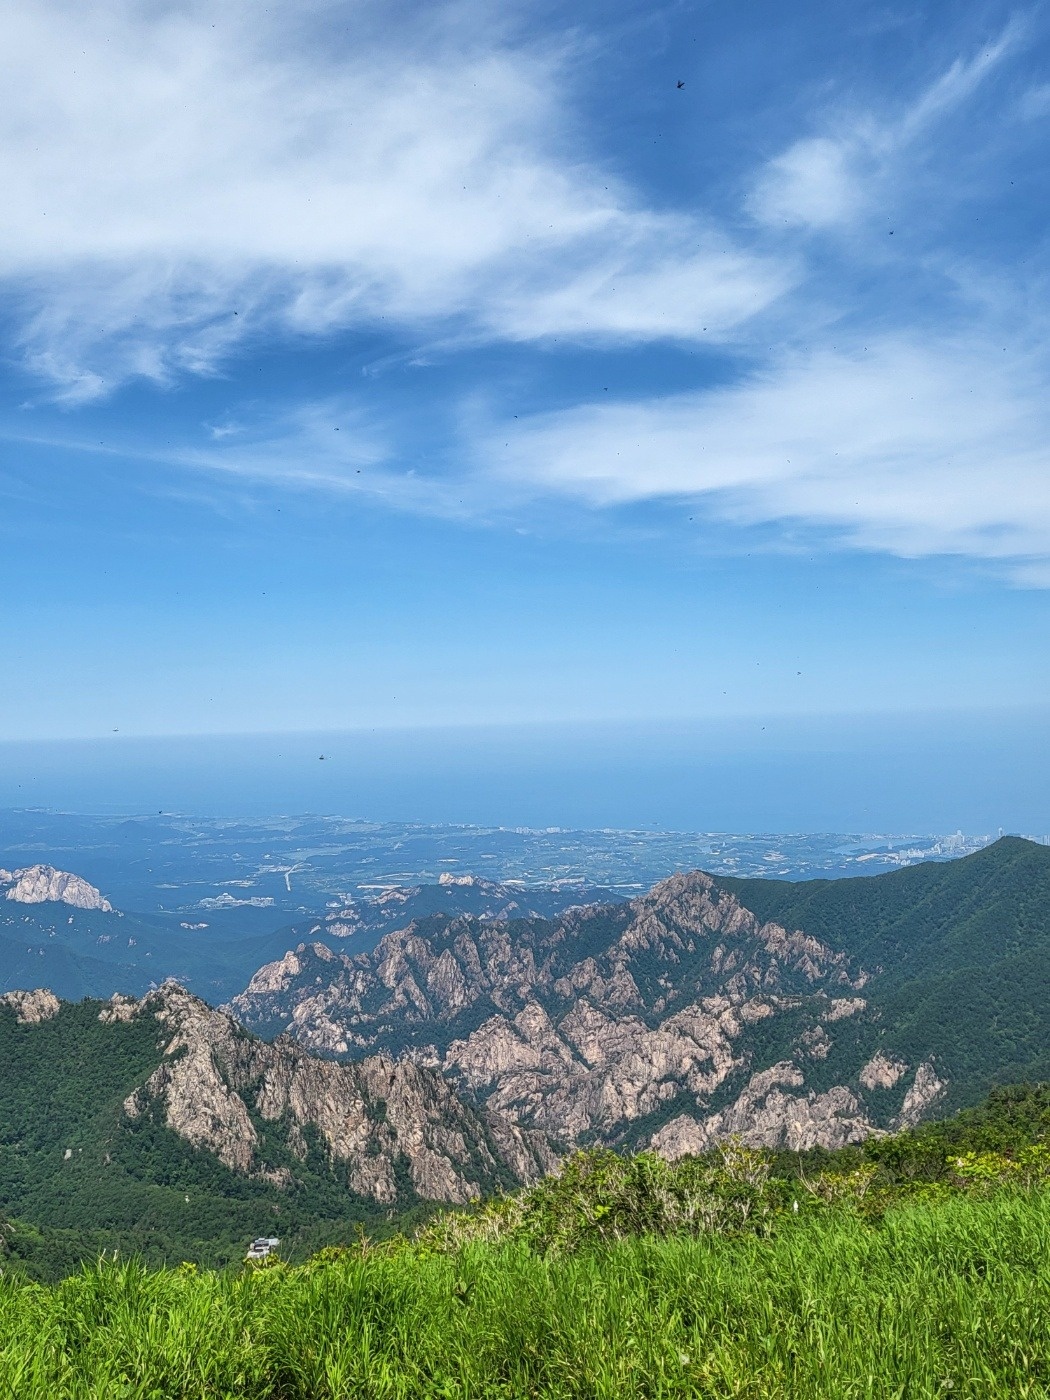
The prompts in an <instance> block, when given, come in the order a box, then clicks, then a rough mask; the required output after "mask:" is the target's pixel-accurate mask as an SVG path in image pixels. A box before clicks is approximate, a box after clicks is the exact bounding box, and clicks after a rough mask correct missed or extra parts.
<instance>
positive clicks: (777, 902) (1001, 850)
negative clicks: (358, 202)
mask: <svg viewBox="0 0 1050 1400" xmlns="http://www.w3.org/2000/svg"><path fill="white" fill-rule="evenodd" d="M717 884H719V885H721V886H722V887H724V888H725V889H728V890H731V891H732V892H733V893H734V894H735V895H736V896H737V898H738V899H739V900H740V902H741V904H744V905H746V906H747V908H748V909H750V910H752V911H753V913H755V914H757V915H758V917H759V918H760V919H762V920H764V921H765V920H772V921H773V922H775V923H778V924H781V925H783V926H784V927H785V928H788V929H804V930H805V931H806V933H809V934H812V935H813V936H814V937H815V938H819V939H821V940H822V941H823V942H826V943H828V944H830V945H831V947H833V948H836V949H841V950H842V951H844V952H847V953H849V954H850V955H851V957H854V958H856V960H857V961H858V962H859V963H860V964H861V965H862V966H863V967H865V968H867V969H868V970H869V971H871V972H875V971H879V972H880V973H881V975H882V977H883V978H885V979H886V981H887V982H889V983H893V984H897V983H902V982H906V981H908V980H910V979H912V978H915V977H917V976H927V977H928V976H934V975H939V974H943V973H950V972H956V971H959V970H960V969H962V968H968V967H975V968H976V967H982V968H990V967H991V966H993V965H994V964H995V963H997V962H1000V961H1002V960H1003V959H1006V958H1011V957H1016V956H1019V955H1024V956H1028V955H1029V954H1031V953H1035V952H1050V847H1048V846H1040V845H1038V844H1037V843H1036V842H1034V841H1026V840H1024V839H1022V838H1021V837H1018V836H1004V837H1002V838H1001V839H1000V840H999V841H996V842H994V843H993V844H992V845H990V846H986V847H985V849H984V850H982V851H977V852H975V853H974V854H973V855H969V856H963V857H962V859H960V860H952V861H944V862H932V861H931V862H926V863H924V864H920V865H912V866H907V867H905V868H904V869H903V870H894V871H891V872H889V873H888V874H883V875H871V876H860V877H857V878H850V879H845V880H803V881H789V880H750V879H730V878H727V877H724V876H719V877H717Z"/></svg>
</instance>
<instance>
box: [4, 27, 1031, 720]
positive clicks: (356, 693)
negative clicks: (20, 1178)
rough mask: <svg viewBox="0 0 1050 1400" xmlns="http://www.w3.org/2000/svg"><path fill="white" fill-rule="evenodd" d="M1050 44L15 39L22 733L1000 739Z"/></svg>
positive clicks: (1023, 574) (436, 31) (105, 34)
mask: <svg viewBox="0 0 1050 1400" xmlns="http://www.w3.org/2000/svg"><path fill="white" fill-rule="evenodd" d="M1048 38H1050V18H1048V15H1047V11H1046V8H1045V6H1029V7H1020V8H1018V7H1008V6H1006V5H1000V4H995V3H989V4H975V3H958V2H956V3H952V4H939V3H929V4H925V5H922V6H915V5H907V6H904V5H896V4H892V3H877V4H876V3H865V2H864V0H858V3H854V4H850V5H846V6H844V5H840V4H831V3H826V4H822V3H801V4H797V5H792V6H784V5H783V4H773V3H769V4H766V3H757V2H756V3H751V4H748V5H746V6H741V5H726V4H713V3H710V4H702V3H688V4H666V5H646V6H641V5H637V4H632V5H627V4H617V3H613V4H609V3H606V4H603V5H601V6H597V5H594V6H590V5H582V6H577V7H573V8H572V11H571V13H570V14H569V15H568V16H566V12H565V10H564V7H556V6H544V5H542V4H537V5H512V4H507V3H501V4H499V5H495V4H491V5H490V4H486V3H482V2H481V0H466V3H462V4H451V5H448V6H442V5H439V4H433V3H431V4H427V5H420V6H414V5H408V4H405V5H398V4H387V5H382V6H379V5H369V4H364V3H362V4H334V3H332V4H329V3H322V2H321V0H313V2H312V3H293V4H286V5H283V6H280V7H275V8H269V9H268V8H265V7H260V6H259V5H258V4H251V5H249V4H247V3H245V0H219V3H215V2H214V0H212V3H209V4H208V5H207V6H205V5H203V4H202V5H195V4H191V3H184V4H174V5H165V4H160V3H157V4H141V3H139V4H134V5H133V4H130V3H127V4H122V3H110V0H99V3H96V4H93V5H91V6H73V5H70V4H67V3H61V0H21V2H20V3H19V4H18V5H17V6H16V5H13V4H11V5H7V6H5V7H4V10H3V14H2V18H0V39H2V42H0V68H2V69H3V73H2V88H0V90H2V91H3V93H4V97H3V104H2V107H0V182H2V188H3V189H4V192H5V193H4V201H3V210H2V212H0V281H2V287H3V295H2V297H0V335H2V340H3V354H2V357H0V607H2V621H0V625H2V627H3V632H4V657H5V660H4V678H3V681H2V683H0V737H2V738H5V739H9V740H27V739H41V740H43V739H59V738H83V737H90V736H105V735H111V734H113V732H114V731H118V732H119V733H120V734H121V735H163V734H182V733H189V734H208V733H223V732H233V731H236V732H257V733H262V732H267V731H296V730H303V731H314V730H339V729H353V728H355V727H363V728H366V729H375V728H385V727H391V726H401V725H403V726H433V725H438V726H440V725H460V726H463V725H466V726H470V725H479V724H481V725H500V724H518V723H521V722H554V723H556V722H570V721H571V722H573V723H580V722H583V723H586V722H587V721H591V720H616V721H631V722H638V723H647V724H659V723H661V722H664V721H667V720H671V719H673V720H676V721H678V720H708V719H717V718H719V717H727V716H755V717H758V716H769V717H774V718H775V717H788V718H790V717H807V716H819V715H822V714H836V715H850V714H855V715H861V714H870V713H878V714H885V715H893V714H901V713H909V714H910V713H927V714H938V713H949V712H954V711H958V710H961V709H972V710H974V711H980V712H982V713H988V714H1001V715H1003V716H1007V717H1008V716H1009V715H1010V714H1011V713H1013V712H1017V713H1018V714H1020V712H1021V711H1022V710H1023V711H1025V713H1028V711H1029V710H1030V709H1031V707H1032V706H1038V705H1042V704H1045V703H1046V698H1047V694H1048V687H1047V682H1048V679H1050V677H1048V670H1050V660H1048V658H1050V647H1048V646H1047V602H1048V594H1047V590H1048V589H1050V471H1048V454H1050V446H1048V444H1050V393H1048V392H1047V390H1048V377H1050V376H1048V370H1050V350H1048V346H1047V339H1046V334H1045V320H1046V311H1047V288H1048V271H1050V256H1048V253H1050V250H1048V244H1047V226H1046V208H1047V184H1048V176H1050V171H1048V165H1047V151H1048V149H1050V146H1048V134H1050V44H1048Z"/></svg>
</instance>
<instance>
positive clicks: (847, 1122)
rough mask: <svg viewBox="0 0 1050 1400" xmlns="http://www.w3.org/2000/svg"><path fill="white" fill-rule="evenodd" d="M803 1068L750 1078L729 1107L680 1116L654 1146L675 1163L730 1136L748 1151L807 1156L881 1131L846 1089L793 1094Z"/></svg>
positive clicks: (780, 1067)
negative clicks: (814, 1149) (784, 1151)
mask: <svg viewBox="0 0 1050 1400" xmlns="http://www.w3.org/2000/svg"><path fill="white" fill-rule="evenodd" d="M804 1084H805V1078H804V1076H803V1073H802V1070H801V1069H800V1068H799V1067H798V1066H797V1065H795V1064H792V1063H791V1062H790V1061H784V1062H781V1063H780V1064H776V1065H773V1066H772V1067H771V1068H769V1069H767V1070H763V1071H761V1072H760V1073H758V1074H754V1075H752V1076H751V1079H750V1080H749V1082H748V1084H747V1087H746V1088H745V1089H744V1090H743V1092H742V1093H741V1094H740V1095H739V1096H738V1098H737V1099H736V1100H735V1102H734V1103H733V1104H732V1105H730V1107H729V1108H726V1109H723V1110H722V1111H721V1112H719V1113H714V1114H711V1115H710V1116H709V1117H706V1118H699V1119H698V1118H695V1117H692V1116H690V1115H688V1114H681V1115H679V1117H677V1118H674V1119H672V1120H671V1122H670V1123H668V1124H667V1125H666V1126H665V1127H663V1128H661V1129H660V1130H659V1132H657V1133H655V1134H654V1135H653V1138H652V1142H651V1146H652V1147H653V1149H654V1150H655V1151H657V1152H659V1153H660V1154H661V1155H662V1156H665V1157H669V1158H671V1159H672V1160H673V1159H674V1158H677V1157H682V1156H685V1155H687V1154H689V1153H699V1152H706V1151H707V1150H708V1149H709V1148H711V1147H713V1146H714V1145H715V1144H716V1143H717V1142H721V1141H723V1140H724V1139H725V1138H727V1137H736V1138H739V1139H740V1141H741V1142H742V1143H743V1144H744V1145H745V1146H747V1147H772V1148H786V1149H787V1150H788V1151H791V1152H805V1151H806V1150H807V1149H808V1148H811V1147H844V1146H846V1144H847V1143H851V1142H863V1141H864V1139H865V1138H868V1137H871V1136H872V1134H873V1133H875V1132H877V1131H878V1129H877V1128H876V1127H875V1125H874V1124H873V1123H872V1122H871V1120H870V1119H869V1118H868V1116H867V1114H866V1113H865V1111H864V1107H863V1105H862V1104H861V1102H860V1101H859V1099H858V1098H857V1096H856V1094H854V1093H853V1092H852V1091H851V1090H850V1089H848V1088H847V1087H846V1086H845V1085H835V1086H834V1087H833V1088H831V1089H827V1090H825V1091H824V1092H823V1093H814V1092H812V1091H810V1092H808V1093H791V1092H787V1091H790V1090H795V1089H802V1088H803V1087H804Z"/></svg>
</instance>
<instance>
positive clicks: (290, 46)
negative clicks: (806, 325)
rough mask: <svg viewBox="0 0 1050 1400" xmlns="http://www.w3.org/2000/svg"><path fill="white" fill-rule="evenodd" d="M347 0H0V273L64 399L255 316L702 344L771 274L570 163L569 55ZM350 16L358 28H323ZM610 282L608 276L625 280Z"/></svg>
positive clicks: (299, 323) (153, 372) (250, 327)
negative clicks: (414, 24)
mask: <svg viewBox="0 0 1050 1400" xmlns="http://www.w3.org/2000/svg"><path fill="white" fill-rule="evenodd" d="M365 13H366V12H364V11H363V10H362V9H361V7H356V8H355V7H353V6H350V5H347V6H346V7H344V8H341V9H340V10H339V11H338V12H337V11H336V10H335V9H330V8H327V7H312V6H309V5H307V4H305V3H304V4H302V5H299V6H297V7H291V8H289V9H286V10H284V11H279V12H277V13H275V12H274V11H273V10H267V9H262V8H260V7H259V6H257V5H252V4H250V3H248V0H225V3H223V4H220V5H216V6H207V7H206V6H203V5H201V6H194V5H192V4H189V5H181V6H178V7H173V8H168V7H165V6H163V5H161V6H141V5H133V4H131V3H127V2H126V0H101V3H99V4H96V5H91V6H73V5H70V4H66V3H64V2H63V0H25V3H22V4H19V5H17V6H15V5H13V4H11V5H7V6H6V7H5V8H4V9H3V11H2V12H0V83H2V86H3V91H4V104H3V109H2V112H0V187H2V188H3V190H4V200H3V214H2V216H0V284H2V285H4V286H5V288H6V290H7V292H8V294H9V296H10V297H13V298H14V301H15V304H16V305H17V306H19V307H20V310H21V316H22V322H21V324H22V330H21V342H22V346H23V350H24V353H25V354H26V356H27V357H28V359H29V362H30V363H31V364H32V365H33V366H34V367H35V368H36V369H37V370H38V371H39V372H40V373H41V374H43V375H45V376H47V377H49V378H51V379H52V380H53V381H54V382H56V383H57V384H58V385H60V386H62V387H63V390H64V392H65V394H66V395H67V396H68V397H69V398H70V399H73V400H76V399H83V398H90V397H93V396H97V395H98V394H100V393H104V392H105V391H106V390H107V388H110V387H112V386H113V385H114V384H115V383H118V382H120V381H121V380H122V379H124V378H126V377H128V376H133V375H145V376H148V377H152V378H157V379H162V378H164V377H165V376H167V375H170V374H173V373H177V372H179V371H191V372H201V371H207V370H208V369H209V368H211V367H213V366H215V365H216V363H217V362H219V361H220V360H221V358H222V356H223V355H224V353H226V352H227V351H228V350H229V349H230V347H231V346H232V345H234V344H236V343H237V342H239V341H240V340H242V339H243V338H244V337H245V336H246V335H248V334H251V333H252V332H253V331H259V330H260V329H270V330H272V329H274V328H278V329H280V330H281V331H283V332H285V333H289V332H290V333H301V334H317V333H322V332H326V331H333V330H338V329H341V328H345V327H347V326H353V325H361V324H380V323H385V324H387V325H388V326H389V325H391V324H393V325H400V326H402V327H405V326H408V327H412V328H413V329H415V330H417V331H418V329H419V328H420V327H430V328H433V327H434V326H435V324H438V323H440V325H441V327H442V330H443V331H447V330H448V325H449V323H450V322H455V321H457V320H458V321H459V322H461V323H462V327H463V328H464V329H465V330H466V331H467V332H468V333H474V334H483V335H493V336H502V335H506V336H509V337H511V338H514V339H527V338H532V337H542V336H546V335H552V334H554V335H556V334H559V333H562V334H565V335H572V336H576V335H579V336H584V337H586V336H590V335H598V336H602V337H605V338H615V337H623V338H628V339H632V340H645V339H647V338H652V337H663V336H669V335H670V336H677V337H686V338H694V337H699V336H701V335H703V334H704V332H703V331H702V329H701V327H702V326H703V325H704V324H707V325H708V326H709V327H710V328H712V330H713V328H714V327H716V326H717V327H725V326H727V325H732V324H735V323H737V322H739V321H740V320H742V319H744V318H746V317H747V316H749V315H751V314H752V313H753V312H754V311H755V310H756V309H759V308H761V307H762V306H763V305H765V304H767V303H768V301H769V300H770V299H771V298H772V297H774V296H776V295H777V293H778V292H779V291H780V290H781V289H782V287H783V286H784V282H785V274H784V272H783V270H782V269H780V268H779V267H777V266H775V265H774V264H773V263H771V261H770V259H769V258H768V257H767V256H765V255H759V254H758V253H747V252H745V251H741V250H739V249H736V250H734V248H733V247H732V245H731V244H730V242H729V241H728V239H727V238H726V237H725V236H722V237H720V238H719V239H718V240H717V247H716V246H715V239H714V236H713V234H712V231H711V229H710V228H709V227H708V226H707V225H706V224H705V223H704V222H703V221H702V220H693V219H691V218H688V217H684V216H681V215H668V214H662V213H661V212H659V211H653V210H652V209H648V208H646V207H645V206H644V204H642V203H641V202H639V201H638V200H637V199H636V198H635V197H634V196H633V195H632V194H631V192H630V191H629V190H628V189H627V188H625V187H624V185H623V184H622V182H617V181H616V180H615V179H612V178H611V177H610V176H609V175H608V173H607V172H601V171H599V170H598V169H596V168H594V167H588V166H587V165H586V163H585V162H584V163H581V161H580V160H579V159H570V158H569V156H568V155H567V154H566V152H565V149H564V146H565V143H564V139H563V136H564V132H565V131H566V130H567V129H568V128H569V127H570V126H571V115H570V114H569V113H567V112H566V110H565V108H564V106H563V103H562V100H561V98H560V96H559V92H560V87H561V84H560V78H561V76H562V65H563V59H564V56H563V55H559V54H558V53H556V52H552V51H550V50H549V49H548V50H542V51H541V50H538V49H528V48H525V47H522V46H520V45H518V46H512V45H510V44H508V43H505V42H501V41H499V40H498V39H496V38H490V39H489V40H488V41H487V42H486V41H484V39H482V40H471V39H470V37H469V36H468V35H467V34H466V33H465V32H464V28H463V26H457V25H456V23H455V11H454V10H453V11H450V12H449V13H450V15H451V16H452V17H451V18H449V20H448V22H447V24H446V25H445V26H444V27H443V24H442V21H441V15H440V11H437V10H433V11H431V12H430V15H431V19H430V22H429V25H428V26H427V32H426V33H425V34H422V35H421V36H420V37H419V38H417V39H416V40H415V41H413V39H412V38H411V37H406V34H405V33H404V32H403V30H402V31H401V32H398V33H397V34H396V35H391V34H386V35H384V34H383V33H382V32H381V31H380V30H377V28H376V26H375V24H374V23H371V24H370V23H366V22H365V19H364V18H363V16H364V15H365ZM336 19H341V20H343V21H345V23H347V24H349V25H350V27H351V29H352V30H353V29H355V27H356V29H357V30H359V31H360V33H359V34H358V35H357V37H356V39H355V38H354V37H353V36H352V37H351V38H350V39H347V38H346V37H345V35H339V36H336V37H332V38H331V42H329V43H328V45H327V47H326V46H325V44H324V43H323V39H324V35H323V33H320V32H319V31H318V26H319V25H320V24H321V23H322V22H327V23H329V24H332V23H334V21H335V20H336ZM617 284H618V285H617Z"/></svg>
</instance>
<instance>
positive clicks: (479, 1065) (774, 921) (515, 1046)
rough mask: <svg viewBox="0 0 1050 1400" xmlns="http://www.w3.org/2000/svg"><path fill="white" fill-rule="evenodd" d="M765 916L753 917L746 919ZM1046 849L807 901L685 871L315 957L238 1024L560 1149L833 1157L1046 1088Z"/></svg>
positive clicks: (252, 997)
mask: <svg viewBox="0 0 1050 1400" xmlns="http://www.w3.org/2000/svg"><path fill="white" fill-rule="evenodd" d="M752 896H753V903H754V905H755V908H752V907H751V904H752ZM1048 964H1050V851H1048V850H1047V849H1046V848H1044V847H1041V846H1037V845H1035V844H1033V843H1032V842H1027V841H1021V840H1019V839H1016V838H1012V839H1011V838H1008V839H1005V840H1003V841H1000V842H998V843H996V844H995V845H994V846H990V847H988V848H987V849H985V850H983V851H981V852H978V853H977V854H975V855H970V856H967V857H965V858H964V859H962V860H959V861H956V862H951V863H948V864H938V865H931V866H925V867H923V866H919V867H915V868H913V869H908V870H902V871H899V872H892V873H889V874H885V875H879V876H875V877H869V878H861V879H851V880H843V881H835V882H829V881H817V882H802V883H798V884H794V885H793V884H791V883H789V882H778V881H747V880H739V881H728V880H725V879H722V880H718V881H716V880H714V879H712V878H711V877H710V876H707V875H704V874H702V873H699V872H696V873H693V874H689V875H677V876H674V877H672V878H671V879H669V880H666V881H664V882H662V883H661V884H659V885H657V886H656V887H655V888H654V889H653V890H652V892H651V893H650V894H648V895H646V896H644V897H642V898H640V899H636V900H632V901H630V902H627V903H622V904H614V905H592V906H588V907H583V908H575V909H570V910H568V911H566V912H564V913H562V914H561V915H559V916H557V917H556V918H554V919H546V920H545V919H520V920H515V919H510V920H504V921H502V922H499V923H493V922H490V921H486V920H481V919H478V918H476V917H470V916H459V917H455V918H449V917H440V916H434V917H429V918H423V919H419V920H416V921H414V922H413V923H411V924H410V925H409V926H408V927H406V928H404V929H399V930H397V931H394V932H391V933H389V934H387V935H386V936H385V937H384V938H383V939H382V940H381V941H380V943H379V944H378V946H377V947H376V948H375V949H374V951H372V952H360V953H352V952H346V953H342V952H338V951H333V950H332V949H331V948H330V947H328V946H326V945H325V944H321V943H317V942H314V943H309V942H304V943H302V944H300V945H299V946H297V947H296V948H295V950H294V951H290V952H289V953H287V954H286V955H285V957H284V958H282V959H279V960H277V961H275V962H272V963H270V964H268V965H266V966H264V967H263V968H261V969H260V970H259V972H257V973H256V975H255V976H254V977H253V978H252V980H251V982H250V983H249V985H248V986H247V987H246V989H245V990H244V992H242V993H240V994H239V995H238V996H236V997H234V998H233V1000H232V1001H231V1003H230V1004H229V1009H230V1010H231V1012H232V1013H233V1014H235V1015H236V1016H237V1017H238V1019H239V1020H241V1021H243V1022H244V1023H245V1024H246V1025H249V1026H252V1027H254V1028H256V1029H257V1030H259V1031H260V1032H261V1033H263V1034H267V1035H275V1034H278V1033H287V1035H288V1036H290V1037H293V1038H295V1039H296V1040H297V1041H299V1042H300V1043H301V1044H304V1045H306V1046H308V1047H310V1048H312V1049H314V1050H316V1051H319V1052H321V1053H326V1054H329V1055H333V1056H340V1057H355V1056H359V1055H361V1054H365V1053H374V1052H376V1051H380V1052H383V1053H387V1054H391V1055H395V1056H408V1057H410V1058H413V1059H414V1060H416V1061H417V1062H419V1063H422V1064H427V1065H431V1066H435V1067H438V1068H440V1069H442V1070H443V1071H444V1072H445V1073H446V1074H448V1075H450V1076H452V1077H453V1078H454V1079H455V1080H456V1081H457V1082H458V1083H459V1084H460V1085H461V1086H463V1087H464V1088H465V1089H467V1090H469V1091H470V1092H471V1093H472V1094H475V1095H477V1096H478V1097H479V1098H480V1099H481V1100H482V1101H483V1102H485V1103H487V1104H489V1105H490V1106H492V1107H494V1108H498V1109H499V1110H500V1111H501V1112H504V1113H506V1114H507V1115H508V1116H509V1117H511V1118H512V1119H513V1120H514V1121H516V1122H518V1123H519V1124H522V1125H526V1126H530V1127H536V1128H539V1129H541V1130H542V1131H544V1132H545V1133H547V1134H549V1135H550V1136H551V1137H552V1138H553V1139H554V1140H555V1141H556V1142H557V1143H559V1144H560V1145H562V1146H566V1147H567V1146H571V1145H573V1144H575V1143H586V1142H590V1141H596V1140H597V1141H604V1142H610V1143H614V1144H624V1145H640V1144H643V1143H652V1144H653V1145H655V1146H656V1147H658V1148H659V1149H660V1150H662V1151H664V1152H667V1153H669V1154H672V1155H674V1154H678V1153H681V1152H685V1151H695V1150H698V1149H701V1148H703V1147H705V1146H708V1145H710V1144H711V1143H712V1142H713V1141H715V1140H717V1139H719V1138H722V1137H725V1136H727V1135H729V1134H732V1133H738V1134H740V1135H741V1136H742V1137H743V1138H744V1139H745V1141H749V1142H754V1143H762V1144H766V1145H769V1146H779V1147H789V1148H804V1147H808V1146H812V1145H823V1146H828V1147H834V1146H838V1145H840V1144H842V1143H845V1142H849V1141H855V1140H859V1139H861V1138H863V1137H865V1136H867V1135H870V1134H871V1133H872V1132H877V1131H883V1130H887V1129H891V1128H894V1127H897V1126H903V1125H907V1124H910V1123H914V1122H916V1121H918V1120H919V1119H920V1118H922V1117H923V1116H926V1115H929V1114H931V1113H935V1112H941V1111H944V1110H945V1109H946V1108H948V1107H955V1106H958V1105H962V1104H966V1103H969V1102H975V1101H976V1100H977V1099H979V1098H980V1097H981V1096H982V1095H983V1094H984V1092H986V1090H987V1088H988V1087H989V1085H990V1084H992V1083H995V1082H1009V1081H1011V1080H1018V1079H1024V1078H1046V1077H1048V1076H1050V1011H1048V1009H1047V1007H1046V1004H1045V997H1044V996H1043V993H1042V992H1041V991H1040V988H1045V986H1047V985H1050V977H1048V976H1047V974H1048V972H1050V966H1048Z"/></svg>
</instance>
